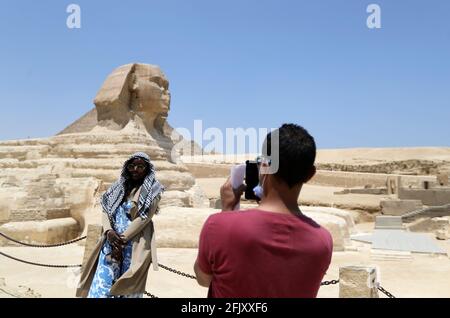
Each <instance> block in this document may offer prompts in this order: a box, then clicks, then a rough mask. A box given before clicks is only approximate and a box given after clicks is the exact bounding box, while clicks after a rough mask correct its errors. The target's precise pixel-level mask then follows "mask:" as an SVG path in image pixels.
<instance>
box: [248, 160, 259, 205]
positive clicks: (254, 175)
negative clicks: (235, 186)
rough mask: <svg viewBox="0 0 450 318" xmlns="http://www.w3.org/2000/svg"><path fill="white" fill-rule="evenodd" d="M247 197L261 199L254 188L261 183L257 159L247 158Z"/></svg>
mask: <svg viewBox="0 0 450 318" xmlns="http://www.w3.org/2000/svg"><path fill="white" fill-rule="evenodd" d="M245 184H246V185H247V188H246V190H245V198H246V199H247V200H259V198H258V197H257V196H256V195H255V193H254V192H253V189H254V188H255V187H256V186H257V185H258V184H259V170H258V163H257V162H256V161H250V160H247V161H246V162H245Z"/></svg>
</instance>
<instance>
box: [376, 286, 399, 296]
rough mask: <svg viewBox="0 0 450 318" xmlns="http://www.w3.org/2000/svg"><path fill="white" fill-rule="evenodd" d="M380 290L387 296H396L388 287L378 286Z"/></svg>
mask: <svg viewBox="0 0 450 318" xmlns="http://www.w3.org/2000/svg"><path fill="white" fill-rule="evenodd" d="M378 290H379V291H380V292H382V293H383V294H385V295H386V296H388V297H389V298H395V296H394V295H392V294H391V293H390V292H388V291H387V290H386V289H384V288H383V287H381V286H378Z"/></svg>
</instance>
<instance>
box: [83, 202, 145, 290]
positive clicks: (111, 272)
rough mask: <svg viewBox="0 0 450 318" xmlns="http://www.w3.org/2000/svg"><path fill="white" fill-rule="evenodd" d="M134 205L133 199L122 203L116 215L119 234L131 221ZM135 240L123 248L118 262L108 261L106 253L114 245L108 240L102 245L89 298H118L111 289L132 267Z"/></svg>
mask: <svg viewBox="0 0 450 318" xmlns="http://www.w3.org/2000/svg"><path fill="white" fill-rule="evenodd" d="M131 207H132V202H131V201H126V202H124V203H122V205H120V206H119V207H118V208H117V210H116V213H115V215H114V229H115V230H116V232H117V233H118V234H122V233H123V232H125V230H126V229H127V228H128V226H129V225H130V223H131V217H130V210H131ZM132 244H133V242H131V241H130V242H128V244H127V245H126V246H125V247H124V249H123V261H122V263H117V262H115V261H114V260H112V261H108V259H107V258H106V255H108V254H111V252H112V247H111V245H110V244H109V242H108V240H105V243H104V244H103V246H102V249H101V251H100V256H99V259H98V265H97V270H96V271H95V274H94V279H93V281H92V285H91V288H90V289H89V294H88V298H116V296H112V295H110V293H109V291H110V290H111V287H112V286H113V285H114V282H116V281H117V280H118V279H119V277H120V276H122V275H123V274H124V273H125V272H126V271H127V270H128V268H129V267H130V264H131V251H132ZM142 296H143V295H142V294H131V295H123V296H121V297H120V298H141V297H142Z"/></svg>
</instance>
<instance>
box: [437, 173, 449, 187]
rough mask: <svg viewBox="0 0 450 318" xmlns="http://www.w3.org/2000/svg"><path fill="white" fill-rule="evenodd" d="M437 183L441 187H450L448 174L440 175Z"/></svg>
mask: <svg viewBox="0 0 450 318" xmlns="http://www.w3.org/2000/svg"><path fill="white" fill-rule="evenodd" d="M437 182H438V184H439V185H441V186H445V187H446V186H448V185H449V181H448V173H440V174H438V175H437Z"/></svg>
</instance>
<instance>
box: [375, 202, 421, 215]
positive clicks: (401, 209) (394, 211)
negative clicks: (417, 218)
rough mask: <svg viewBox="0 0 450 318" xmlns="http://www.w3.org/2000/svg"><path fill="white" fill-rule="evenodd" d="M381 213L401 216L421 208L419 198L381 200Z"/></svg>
mask: <svg viewBox="0 0 450 318" xmlns="http://www.w3.org/2000/svg"><path fill="white" fill-rule="evenodd" d="M380 206H381V213H382V214H384V215H392V216H401V215H403V214H406V213H408V212H412V211H415V210H419V209H421V208H422V206H423V205H422V201H420V200H381V202H380Z"/></svg>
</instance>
